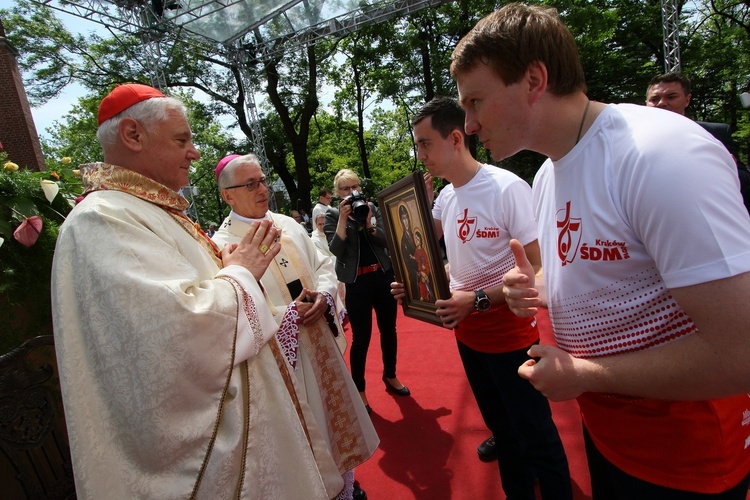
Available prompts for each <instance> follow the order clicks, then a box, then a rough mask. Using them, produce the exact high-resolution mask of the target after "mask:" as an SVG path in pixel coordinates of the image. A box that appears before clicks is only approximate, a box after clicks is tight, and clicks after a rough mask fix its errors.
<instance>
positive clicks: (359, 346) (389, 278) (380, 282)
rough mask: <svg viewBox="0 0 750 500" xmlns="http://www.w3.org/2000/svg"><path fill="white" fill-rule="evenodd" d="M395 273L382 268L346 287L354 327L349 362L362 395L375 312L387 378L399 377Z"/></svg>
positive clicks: (348, 311)
mask: <svg viewBox="0 0 750 500" xmlns="http://www.w3.org/2000/svg"><path fill="white" fill-rule="evenodd" d="M393 280H394V277H393V270H389V271H386V272H383V271H382V269H378V270H377V271H374V272H372V273H367V274H362V275H360V276H357V280H356V281H355V282H354V283H347V284H346V311H347V313H348V314H349V323H350V324H351V325H352V345H351V348H350V349H349V361H350V364H351V369H352V379H353V380H354V385H356V386H357V390H359V392H364V390H365V386H366V384H365V365H366V362H367V351H368V349H369V348H370V339H371V338H372V310H373V308H374V309H375V317H376V319H377V322H378V330H379V331H380V349H381V350H382V352H383V375H385V376H386V377H388V378H394V377H395V376H396V351H397V349H398V342H397V340H396V307H397V303H396V300H395V299H394V298H393V296H392V295H391V283H392V282H393Z"/></svg>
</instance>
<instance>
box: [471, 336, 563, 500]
mask: <svg viewBox="0 0 750 500" xmlns="http://www.w3.org/2000/svg"><path fill="white" fill-rule="evenodd" d="M456 342H457V344H458V353H459V354H460V355H461V362H462V363H463V365H464V370H465V371H466V377H467V378H468V380H469V385H470V386H471V391H472V392H473V393H474V398H475V399H476V400H477V405H478V406H479V411H480V413H481V414H482V418H483V419H484V423H485V424H486V425H487V427H489V429H490V430H491V431H492V434H493V435H494V436H495V442H496V443H497V457H498V460H497V463H498V467H499V468H500V479H501V481H502V485H503V491H504V492H505V495H506V496H507V498H508V500H535V499H536V494H535V493H534V482H535V479H537V478H538V479H539V489H540V491H541V494H542V498H543V499H544V500H549V499H556V500H571V499H572V498H573V488H572V484H571V479H570V470H569V468H568V459H567V457H566V455H565V449H564V448H563V444H562V441H561V440H560V435H559V434H558V432H557V427H556V426H555V423H554V421H553V420H552V412H551V410H550V407H549V402H548V401H547V398H545V397H544V396H543V395H542V393H540V392H539V391H537V390H536V389H534V386H533V385H531V383H530V382H529V381H528V380H525V379H523V378H521V377H520V376H519V375H518V367H519V366H521V365H522V364H523V363H524V362H525V361H526V360H528V359H529V356H528V355H527V354H526V351H528V349H529V348H528V347H525V348H523V349H520V350H518V351H511V352H504V353H486V352H480V351H475V350H474V349H472V348H470V347H469V346H467V345H465V344H463V343H461V342H460V341H456ZM529 347H531V346H529Z"/></svg>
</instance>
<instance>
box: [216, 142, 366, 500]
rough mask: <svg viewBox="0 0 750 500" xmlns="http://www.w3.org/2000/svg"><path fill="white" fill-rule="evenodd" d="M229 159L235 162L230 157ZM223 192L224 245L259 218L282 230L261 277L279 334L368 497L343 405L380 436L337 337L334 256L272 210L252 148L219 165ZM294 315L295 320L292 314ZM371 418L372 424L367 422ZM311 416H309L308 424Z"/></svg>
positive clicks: (306, 395) (333, 444)
mask: <svg viewBox="0 0 750 500" xmlns="http://www.w3.org/2000/svg"><path fill="white" fill-rule="evenodd" d="M227 159H229V160H230V161H228V162H226V160H227ZM216 177H217V182H218V184H219V189H220V190H221V196H222V198H223V199H224V201H226V202H227V204H228V205H229V206H230V207H232V211H231V213H230V214H229V216H227V218H226V219H225V220H224V222H223V223H222V224H221V226H220V227H219V230H218V231H216V233H215V234H214V236H213V240H214V242H216V243H217V245H218V246H219V247H223V246H225V245H229V244H234V243H237V242H239V241H240V240H241V239H242V237H243V235H244V234H245V233H246V232H247V230H248V229H249V228H250V227H251V225H252V224H253V223H257V221H271V222H272V223H273V227H274V228H276V229H278V231H279V234H280V235H281V236H280V240H279V242H280V243H281V251H280V252H279V253H278V254H277V255H276V257H275V258H274V260H273V261H272V262H271V263H270V265H269V266H268V269H267V270H266V273H265V274H264V275H263V277H262V278H261V280H260V283H261V285H262V287H263V290H264V291H265V293H266V296H267V300H268V302H269V303H270V304H272V308H273V309H274V310H275V312H276V319H277V322H279V332H278V334H277V338H278V340H279V342H280V343H281V345H282V348H283V349H284V352H285V354H286V356H287V359H288V361H289V363H290V364H291V366H292V370H293V371H294V373H295V375H296V378H297V381H298V382H299V384H300V386H301V387H304V389H303V390H300V391H298V394H300V399H306V402H307V404H308V405H309V406H310V408H311V409H312V410H313V414H314V415H315V423H316V424H317V426H318V427H319V428H320V432H321V434H322V435H323V436H324V437H325V438H326V439H327V441H328V443H329V445H330V448H331V454H332V455H333V456H334V458H335V459H336V462H337V465H338V466H339V469H340V471H341V472H342V474H343V473H347V472H348V473H347V474H345V479H346V483H347V489H346V490H345V493H346V494H345V495H344V496H343V497H342V498H352V496H354V498H364V497H365V494H364V492H363V491H362V490H361V489H360V488H359V486H358V485H356V486H355V487H354V488H352V487H351V485H352V483H353V473H352V472H351V469H350V467H349V465H348V464H347V463H346V462H343V461H339V460H338V457H339V456H345V455H346V454H345V453H342V452H343V451H345V448H346V447H347V446H348V444H347V440H346V435H345V434H342V433H341V432H339V430H338V429H337V427H338V425H339V422H340V414H341V411H342V408H341V407H342V401H343V402H345V405H344V406H350V407H351V408H350V411H353V412H355V413H356V416H357V418H358V419H359V420H360V421H361V422H362V423H363V425H362V428H363V430H365V436H366V437H367V438H368V443H369V444H370V445H371V446H372V451H374V449H375V447H376V446H377V443H378V440H377V435H376V434H375V430H374V429H373V428H372V427H371V422H370V419H369V417H368V416H367V410H366V409H365V406H364V404H362V400H361V399H360V397H359V395H358V392H357V388H356V387H355V385H354V382H353V381H352V378H351V376H350V375H349V370H348V369H347V367H346V364H345V362H344V359H343V357H342V356H341V352H340V351H339V349H338V346H337V342H336V338H338V339H340V340H343V339H344V334H343V329H342V328H341V324H340V321H339V314H338V307H337V303H336V300H335V298H336V296H337V289H338V280H337V278H336V271H335V268H334V266H333V262H332V261H331V259H330V257H328V256H326V255H325V254H323V253H321V252H320V251H318V249H317V248H316V247H315V245H314V243H313V242H312V240H311V239H310V237H309V236H308V235H307V232H306V231H305V229H304V228H303V227H302V226H300V224H299V223H297V222H296V221H295V220H294V219H293V218H291V217H287V216H286V215H282V214H277V213H273V212H271V211H269V209H268V198H269V190H268V187H267V184H266V180H265V179H266V178H265V175H264V174H263V171H262V169H261V166H260V163H259V161H258V158H257V157H256V156H255V155H253V154H248V155H244V156H236V155H232V156H229V157H226V158H224V159H223V160H222V161H220V162H219V164H218V165H217V167H216ZM290 318H293V319H294V321H293V322H289V321H288V320H289V319H290ZM365 423H366V424H365ZM309 425H311V422H308V426H309Z"/></svg>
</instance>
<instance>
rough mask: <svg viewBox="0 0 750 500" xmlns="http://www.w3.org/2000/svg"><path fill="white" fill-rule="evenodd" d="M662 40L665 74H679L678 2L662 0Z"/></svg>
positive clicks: (675, 0)
mask: <svg viewBox="0 0 750 500" xmlns="http://www.w3.org/2000/svg"><path fill="white" fill-rule="evenodd" d="M661 21H662V39H663V41H664V72H665V73H679V72H680V71H681V65H680V16H679V11H678V10H677V0H661Z"/></svg>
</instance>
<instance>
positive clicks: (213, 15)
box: [32, 0, 448, 59]
mask: <svg viewBox="0 0 750 500" xmlns="http://www.w3.org/2000/svg"><path fill="white" fill-rule="evenodd" d="M32 1H34V2H35V3H38V4H40V5H45V6H47V7H50V8H52V9H56V10H59V11H62V12H65V13H68V14H71V15H74V16H77V17H80V18H83V19H87V20H89V21H92V22H95V23H97V24H100V25H103V26H105V27H107V28H108V29H110V30H111V31H113V32H119V33H123V34H129V35H133V36H137V37H140V38H142V39H143V40H152V41H161V42H163V41H164V40H165V39H174V38H179V39H181V40H183V41H185V40H189V41H191V42H193V43H198V44H200V45H205V46H209V47H210V46H213V47H214V50H216V47H217V42H218V46H220V47H226V48H227V49H228V50H229V51H230V52H231V51H232V50H234V49H232V48H231V47H234V46H236V42H239V43H240V45H241V46H242V47H243V49H244V50H245V51H246V52H252V53H247V54H246V56H247V57H248V58H249V59H259V58H264V57H272V56H278V55H280V54H281V53H284V52H286V51H290V50H295V49H298V48H299V47H301V46H307V45H310V44H312V43H315V42H316V41H317V40H319V39H321V38H324V37H335V36H344V35H346V34H349V33H352V32H354V31H357V30H359V29H362V28H363V27H365V26H369V25H373V24H377V23H382V22H386V21H388V20H390V19H393V18H395V17H400V16H405V15H408V14H412V13H415V12H418V11H420V10H423V9H427V8H433V7H438V6H440V5H442V4H445V3H448V0H374V1H364V0H336V1H333V0H293V1H289V2H283V1H282V2H279V0H111V1H110V0H106V1H105V0H32ZM257 35H260V37H258V36H257ZM245 38H247V39H248V40H247V41H245ZM250 38H252V40H250Z"/></svg>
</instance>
